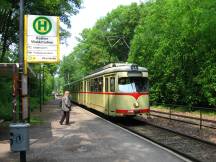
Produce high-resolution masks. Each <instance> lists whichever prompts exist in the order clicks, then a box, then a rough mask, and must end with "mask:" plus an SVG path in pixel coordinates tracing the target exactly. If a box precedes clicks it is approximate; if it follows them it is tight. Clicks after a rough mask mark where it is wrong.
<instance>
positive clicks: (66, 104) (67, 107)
mask: <svg viewBox="0 0 216 162" xmlns="http://www.w3.org/2000/svg"><path fill="white" fill-rule="evenodd" d="M69 95H70V92H69V91H65V92H64V96H63V97H62V105H61V109H62V118H61V120H60V122H59V123H60V124H61V125H62V124H63V122H64V120H65V118H66V123H65V124H66V125H69V118H70V111H71V102H70V99H69Z"/></svg>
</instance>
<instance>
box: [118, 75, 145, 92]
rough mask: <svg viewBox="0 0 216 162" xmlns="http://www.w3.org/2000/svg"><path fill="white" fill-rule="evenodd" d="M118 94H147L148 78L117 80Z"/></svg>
mask: <svg viewBox="0 0 216 162" xmlns="http://www.w3.org/2000/svg"><path fill="white" fill-rule="evenodd" d="M118 89H119V92H147V91H148V78H145V77H129V78H128V77H127V78H126V77H125V78H119V80H118Z"/></svg>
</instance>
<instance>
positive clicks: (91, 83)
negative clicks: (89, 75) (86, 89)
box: [90, 79, 94, 92]
mask: <svg viewBox="0 0 216 162" xmlns="http://www.w3.org/2000/svg"><path fill="white" fill-rule="evenodd" d="M90 91H91V92H94V80H93V79H92V80H91V81H90Z"/></svg>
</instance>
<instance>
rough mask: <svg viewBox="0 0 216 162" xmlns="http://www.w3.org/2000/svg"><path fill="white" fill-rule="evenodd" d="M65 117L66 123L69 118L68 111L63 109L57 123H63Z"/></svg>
mask: <svg viewBox="0 0 216 162" xmlns="http://www.w3.org/2000/svg"><path fill="white" fill-rule="evenodd" d="M65 118H66V123H65V124H69V118H70V112H69V111H63V112H62V118H61V120H60V122H59V123H60V124H63V122H64V120H65Z"/></svg>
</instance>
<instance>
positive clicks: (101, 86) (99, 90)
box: [98, 77, 103, 92]
mask: <svg viewBox="0 0 216 162" xmlns="http://www.w3.org/2000/svg"><path fill="white" fill-rule="evenodd" d="M102 91H103V78H102V77H101V78H98V92H102Z"/></svg>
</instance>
